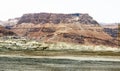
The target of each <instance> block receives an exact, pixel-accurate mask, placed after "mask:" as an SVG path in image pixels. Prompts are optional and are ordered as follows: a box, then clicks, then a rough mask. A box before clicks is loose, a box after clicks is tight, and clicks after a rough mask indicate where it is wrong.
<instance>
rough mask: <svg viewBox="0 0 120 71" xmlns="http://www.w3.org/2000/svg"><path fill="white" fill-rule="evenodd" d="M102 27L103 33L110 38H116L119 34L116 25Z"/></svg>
mask: <svg viewBox="0 0 120 71" xmlns="http://www.w3.org/2000/svg"><path fill="white" fill-rule="evenodd" d="M102 27H103V28H104V31H105V32H106V33H108V34H109V35H110V36H112V37H113V38H117V37H118V32H119V30H118V24H109V25H102Z"/></svg>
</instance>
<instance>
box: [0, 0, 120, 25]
mask: <svg viewBox="0 0 120 71" xmlns="http://www.w3.org/2000/svg"><path fill="white" fill-rule="evenodd" d="M40 12H51V13H89V15H90V16H92V17H93V18H94V19H95V20H97V21H98V22H105V23H112V22H120V0H0V20H7V19H9V18H15V17H19V16H22V15H23V14H24V13H40Z"/></svg>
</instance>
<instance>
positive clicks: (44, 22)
mask: <svg viewBox="0 0 120 71" xmlns="http://www.w3.org/2000/svg"><path fill="white" fill-rule="evenodd" d="M11 30H12V31H13V32H14V33H16V34H17V35H19V36H22V37H27V38H29V39H35V40H38V41H40V42H53V43H54V42H67V43H75V44H85V45H106V46H117V43H118V41H116V40H114V39H113V38H112V37H111V36H110V35H108V34H107V33H106V32H104V29H103V28H102V27H101V26H100V25H99V24H98V23H97V21H95V20H93V18H92V17H90V16H89V15H88V14H80V13H75V14H54V13H34V14H24V15H23V16H22V17H21V18H20V20H19V21H18V24H17V25H15V26H14V27H12V29H11Z"/></svg>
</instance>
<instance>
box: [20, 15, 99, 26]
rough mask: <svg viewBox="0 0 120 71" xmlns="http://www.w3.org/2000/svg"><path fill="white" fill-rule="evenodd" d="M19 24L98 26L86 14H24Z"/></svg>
mask: <svg viewBox="0 0 120 71" xmlns="http://www.w3.org/2000/svg"><path fill="white" fill-rule="evenodd" d="M18 23H19V24H21V23H34V24H40V23H41V24H45V23H54V24H59V23H83V24H98V23H97V21H95V20H93V18H92V17H91V16H89V15H88V14H80V13H75V14H55V13H34V14H24V15H23V16H22V17H21V19H20V20H19V21H18Z"/></svg>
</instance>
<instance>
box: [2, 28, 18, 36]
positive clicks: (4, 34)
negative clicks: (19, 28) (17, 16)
mask: <svg viewBox="0 0 120 71" xmlns="http://www.w3.org/2000/svg"><path fill="white" fill-rule="evenodd" d="M13 35H16V34H15V33H14V32H12V31H9V30H7V29H5V28H4V27H3V26H0V37H1V36H13Z"/></svg>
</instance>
